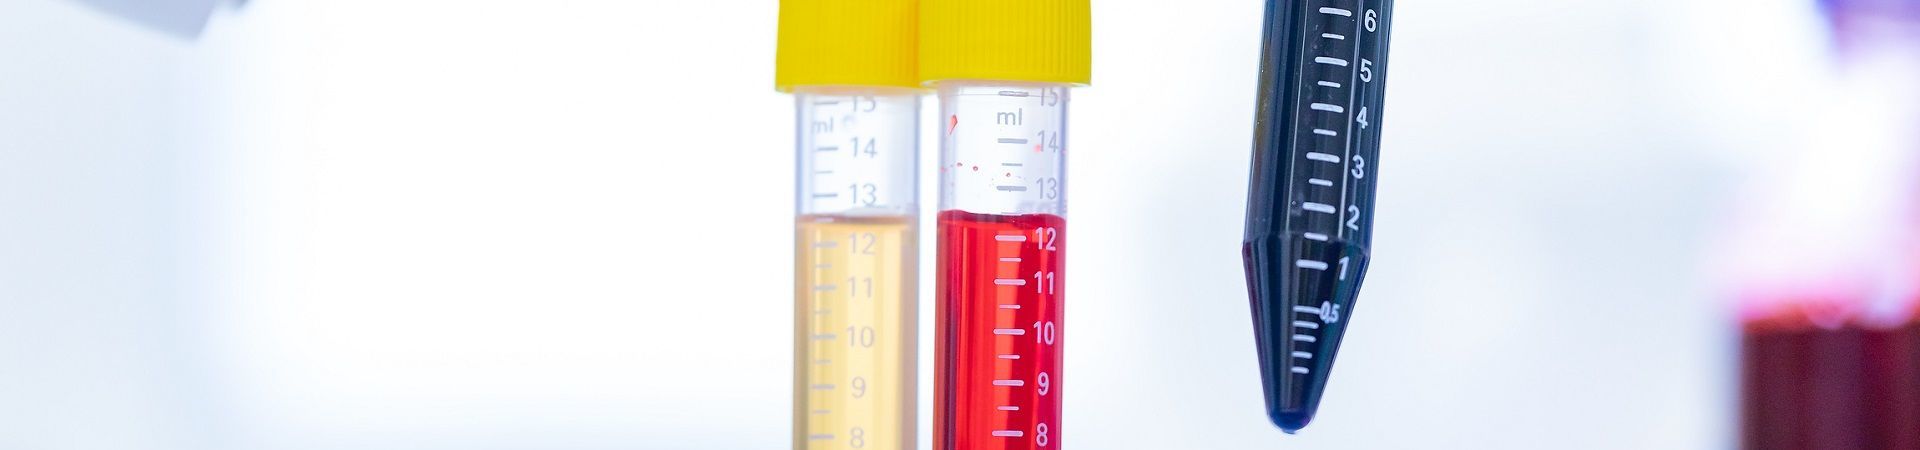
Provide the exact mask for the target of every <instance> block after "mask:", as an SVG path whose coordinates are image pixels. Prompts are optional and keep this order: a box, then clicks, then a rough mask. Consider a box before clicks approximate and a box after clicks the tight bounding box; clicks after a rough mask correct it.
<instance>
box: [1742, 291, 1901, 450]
mask: <svg viewBox="0 0 1920 450" xmlns="http://www.w3.org/2000/svg"><path fill="white" fill-rule="evenodd" d="M1741 347H1742V348H1741V358H1742V366H1743V367H1742V368H1741V378H1742V379H1741V384H1742V386H1741V393H1740V395H1741V409H1742V414H1743V416H1742V418H1741V422H1742V423H1741V428H1742V435H1741V444H1742V448H1746V449H1749V450H1775V449H1861V450H1920V321H1915V322H1909V323H1907V324H1906V325H1902V326H1898V327H1891V328H1887V327H1866V326H1860V325H1852V324H1849V325H1845V326H1842V327H1839V328H1838V329H1830V328H1822V327H1818V326H1814V325H1813V322H1811V321H1809V320H1808V319H1807V318H1806V315H1805V314H1803V313H1800V312H1793V313H1790V314H1784V315H1782V316H1780V317H1772V318H1767V319H1763V320H1755V321H1751V322H1749V323H1747V324H1746V325H1745V330H1744V336H1743V337H1742V339H1741Z"/></svg>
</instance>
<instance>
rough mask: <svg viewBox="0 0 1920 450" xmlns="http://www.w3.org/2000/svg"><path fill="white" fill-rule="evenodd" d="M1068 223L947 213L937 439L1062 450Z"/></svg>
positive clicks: (954, 445)
mask: <svg viewBox="0 0 1920 450" xmlns="http://www.w3.org/2000/svg"><path fill="white" fill-rule="evenodd" d="M1065 231H1066V219H1062V218H1060V217H1059V216H1054V215H1047V214H1027V215H1014V216H1004V215H990V214H974V213H969V212H964V211H942V212H941V213H940V244H939V245H940V250H939V252H940V253H939V256H938V259H939V263H938V264H939V266H938V268H937V269H936V270H937V272H936V275H935V279H936V280H937V283H938V287H937V289H938V293H937V294H936V295H935V298H936V302H937V303H938V304H936V305H935V306H934V307H935V309H936V310H937V311H939V312H938V314H939V317H937V318H936V321H937V322H938V325H937V331H936V333H937V336H936V338H935V345H934V347H935V351H936V359H935V360H934V373H935V374H936V375H935V378H934V403H933V420H934V427H933V442H934V446H935V447H936V448H939V449H942V450H1000V449H1041V448H1060V393H1061V392H1060V386H1061V383H1060V380H1061V379H1062V378H1063V377H1061V374H1060V353H1061V352H1060V349H1061V346H1062V344H1063V343H1064V342H1063V340H1062V339H1061V337H1062V335H1063V333H1062V332H1063V331H1065V328H1064V327H1062V323H1061V319H1062V317H1063V316H1062V315H1061V309H1060V298H1061V296H1062V294H1064V293H1065V292H1066V291H1065V289H1063V288H1064V287H1065V286H1066V284H1065V283H1064V279H1063V278H1062V277H1061V275H1062V273H1061V271H1060V268H1061V267H1062V264H1061V262H1062V259H1061V256H1062V255H1063V251H1064V250H1065V249H1066V245H1065V244H1066V233H1065Z"/></svg>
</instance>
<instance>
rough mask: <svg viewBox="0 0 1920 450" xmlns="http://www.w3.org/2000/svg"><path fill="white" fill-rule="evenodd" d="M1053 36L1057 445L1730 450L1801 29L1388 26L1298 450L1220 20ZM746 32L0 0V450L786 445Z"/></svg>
mask: <svg viewBox="0 0 1920 450" xmlns="http://www.w3.org/2000/svg"><path fill="white" fill-rule="evenodd" d="M94 3H102V2H94ZM104 3H112V2H104ZM183 3H193V4H201V5H204V4H206V3H209V2H203V1H187V2H183ZM1094 3H1095V4H1094V23H1095V28H1094V33H1095V35H1094V42H1095V55H1094V84H1093V86H1092V87H1091V88H1087V89H1082V90H1079V91H1077V92H1075V94H1074V101H1075V103H1074V105H1073V110H1072V116H1071V117H1072V125H1071V129H1072V130H1073V131H1074V134H1073V135H1071V136H1070V143H1069V146H1070V147H1071V148H1072V149H1073V155H1074V159H1073V160H1072V163H1071V165H1070V167H1071V173H1070V174H1069V177H1068V178H1069V179H1070V180H1072V183H1071V186H1070V191H1071V196H1072V202H1073V210H1072V212H1071V214H1070V216H1069V217H1070V223H1071V224H1072V225H1071V230H1072V233H1073V239H1074V242H1075V245H1074V246H1073V254H1072V256H1071V258H1069V260H1070V261H1071V264H1070V267H1069V268H1068V269H1067V270H1068V271H1069V272H1070V273H1071V274H1072V279H1073V283H1074V287H1073V292H1074V294H1073V296H1072V297H1070V298H1069V299H1068V300H1067V301H1068V302H1069V303H1070V304H1071V305H1072V307H1071V308H1069V310H1070V311H1072V312H1071V314H1070V315H1069V317H1068V318H1067V322H1068V323H1070V324H1071V327H1070V329H1071V330H1072V331H1071V334H1069V335H1068V336H1070V339H1071V340H1072V342H1073V345H1072V347H1071V348H1072V349H1073V351H1072V352H1071V353H1070V354H1069V356H1068V358H1067V359H1066V361H1067V362H1066V364H1067V368H1066V370H1065V372H1066V374H1067V375H1066V377H1065V379H1067V380H1071V381H1068V382H1067V383H1066V384H1064V386H1066V387H1065V389H1066V390H1065V392H1066V395H1067V397H1066V399H1067V400H1066V415H1065V419H1064V424H1063V426H1062V430H1063V438H1062V439H1064V442H1066V443H1070V445H1072V446H1073V447H1074V448H1081V449H1133V448H1139V449H1149V448H1299V449H1383V448H1479V449H1539V448H1556V449H1618V448H1662V449H1665V448H1671V449H1700V448H1729V447H1731V446H1732V445H1733V440H1734V436H1733V423H1734V421H1735V415H1734V408H1733V406H1734V402H1735V395H1734V394H1735V387H1734V382H1735V381H1736V380H1735V373H1734V370H1733V369H1734V364H1735V354H1734V351H1733V350H1734V343H1735V339H1734V335H1733V332H1734V330H1735V328H1734V322H1733V315H1732V309H1731V308H1730V307H1729V305H1727V304H1726V303H1725V302H1723V301H1721V299H1722V298H1723V297H1724V295H1723V294H1724V293H1723V292H1722V286H1721V285H1720V284H1718V283H1719V281H1718V280H1716V279H1715V278H1714V276H1713V275H1712V274H1713V272H1714V271H1713V270H1711V266H1712V265H1713V261H1714V259H1715V255H1714V254H1713V249H1714V248H1716V246H1718V245H1719V244H1720V243H1719V242H1718V241H1717V239H1719V238H1718V236H1719V234H1720V233H1719V231H1720V230H1722V229H1724V228H1725V227H1726V225H1727V224H1726V223H1725V222H1726V221H1727V218H1728V217H1729V216H1730V206H1729V205H1730V204H1731V203H1732V200H1733V198H1734V197H1735V192H1736V191H1738V190H1739V189H1741V185H1742V183H1743V182H1744V180H1743V177H1744V176H1745V175H1744V174H1745V173H1747V171H1748V166H1749V165H1751V164H1750V163H1749V161H1751V160H1755V159H1761V158H1762V157H1763V156H1764V155H1766V154H1768V153H1769V152H1770V151H1777V150H1778V149H1780V148H1782V147H1787V146H1791V145H1793V144H1791V142H1793V141H1794V140H1795V139H1799V137H1796V136H1795V135H1794V133H1795V131H1794V130H1795V129H1796V128H1795V127H1794V126H1793V124H1794V123H1795V122H1794V120H1795V118H1796V117H1797V116H1796V115H1795V112H1794V111H1793V109H1794V106H1795V105H1796V104H1797V103H1796V102H1799V101H1800V100H1798V99H1797V97H1795V96H1796V95H1801V94H1802V91H1796V90H1795V89H1796V86H1804V85H1806V84H1809V83H1816V82H1817V80H1818V78H1819V77H1821V76H1823V75H1822V74H1823V72H1822V69H1821V67H1823V66H1822V65H1823V64H1825V62H1826V61H1825V60H1824V59H1822V56H1820V52H1822V48H1823V45H1824V44H1823V42H1822V41H1821V36H1822V35H1821V34H1820V32H1819V29H1818V28H1817V22H1816V21H1815V19H1816V18H1815V16H1814V10H1813V9H1812V5H1811V2H1810V1H1808V2H1802V1H1796V0H1760V1H1733V0H1688V1H1661V0H1622V1H1559V2H1538V1H1525V0H1484V1H1476V2H1436V1H1402V2H1399V4H1398V5H1396V6H1397V7H1396V11H1395V17H1394V19H1395V21H1394V23H1393V37H1394V41H1393V43H1392V59H1391V60H1392V64H1391V67H1390V69H1389V75H1388V79H1389V80H1390V84H1389V87H1390V88H1389V90H1388V93H1389V94H1388V96H1387V101H1388V107H1387V108H1386V109H1387V111H1388V112H1387V115H1386V119H1385V130H1386V138H1385V143H1384V146H1383V149H1382V151H1381V153H1382V155H1381V156H1382V159H1383V161H1381V163H1382V164H1383V167H1382V171H1381V173H1380V176H1381V177H1382V181H1381V184H1380V192H1379V196H1380V198H1381V201H1380V203H1379V205H1378V211H1377V212H1376V213H1377V214H1378V215H1379V216H1378V219H1377V221H1376V227H1378V228H1377V230H1376V233H1377V234H1376V236H1377V238H1376V239H1377V240H1376V242H1375V250H1374V251H1375V255H1374V261H1375V262H1374V265H1373V267H1372V270H1371V272H1370V273H1369V274H1368V276H1367V282H1368V284H1367V285H1366V288H1365V290H1364V294H1363V295H1362V297H1361V307H1360V308H1359V311H1358V312H1357V315H1356V316H1355V318H1356V319H1357V321H1356V322H1354V324H1353V327H1352V329H1351V332H1350V333H1349V335H1348V338H1347V341H1346V343H1345V346H1344V349H1343V351H1342V352H1341V359H1340V362H1339V364H1338V370H1337V371H1336V372H1335V374H1334V380H1333V382H1332V384H1331V387H1330V391H1329V392H1328V393H1327V397H1326V401H1325V403H1324V404H1323V408H1322V410H1321V414H1320V416H1319V417H1318V418H1317V420H1316V421H1315V422H1314V424H1313V425H1312V426H1311V427H1309V428H1307V429H1306V430H1305V431H1304V432H1303V433H1302V434H1300V435H1298V436H1285V435H1283V434H1281V433H1280V432H1279V431H1278V430H1277V429H1275V428H1274V427H1272V426H1271V425H1269V424H1268V423H1267V422H1266V419H1265V416H1264V414H1263V410H1262V405H1261V399H1260V386H1259V379H1258V377H1257V374H1256V368H1255V364H1254V363H1255V355H1254V353H1253V346H1252V342H1253V341H1252V329H1251V326H1250V322H1249V311H1248V308H1247V301H1246V294H1245V287H1244V278H1243V276H1242V272H1241V266H1240V260H1239V245H1240V237H1241V224H1242V212H1243V210H1242V208H1243V207H1244V204H1245V197H1246V195H1245V189H1246V177H1247V162H1248V160H1249V156H1248V155H1249V148H1250V139H1251V137H1252V123H1251V118H1252V115H1253V107H1254V105H1253V100H1254V98H1253V94H1254V82H1255V69H1256V65H1257V63H1258V50H1259V48H1258V45H1259V39H1258V38H1259V34H1260V32H1261V11H1262V8H1263V4H1262V2H1257V1H1208V2H1159V1H1145V0H1142V1H1121V0H1107V1H1096V2H1094ZM775 12H776V7H775V3H774V2H772V1H753V2H632V1H617V0H601V1H591V0H582V1H564V2H530V1H525V2H512V1H451V0H444V1H410V2H391V1H375V0H327V1H312V0H305V1H302V0H253V1H251V2H249V3H247V4H245V5H240V6H232V5H228V6H221V7H217V8H215V9H213V12H212V18H211V21H209V22H208V24H207V25H206V28H205V29H204V30H201V31H199V32H197V33H194V32H187V33H184V34H181V33H178V32H175V31H162V30H158V29H154V28H151V27H149V26H144V25H140V24H138V23H137V22H135V21H130V20H127V19H126V18H125V17H124V16H121V15H114V14H104V13H102V12H101V9H99V8H97V7H95V6H89V5H88V4H82V3H79V2H74V1H68V0H0V448H7V449H16V448H17V449H269V448H271V449H348V448H352V449H442V448H444V449H456V448H457V449H598V448H641V449H682V448H706V449H768V448H784V447H787V446H788V445H789V442H788V439H789V435H788V428H789V426H790V423H791V422H790V419H789V416H788V415H789V409H788V408H789V404H790V401H791V395H790V394H789V392H788V389H790V379H789V377H790V370H791V369H790V359H789V358H790V352H791V350H792V346H791V345H790V344H789V339H791V335H790V332H791V330H790V329H791V326H792V325H791V324H792V321H791V318H790V317H789V316H790V314H791V313H792V308H791V306H790V305H791V303H790V302H791V301H792V298H791V297H792V291H791V290H790V287H791V285H790V280H791V278H790V277H791V271H790V270H791V267H790V266H791V264H792V261H793V260H792V258H791V253H790V252H791V251H792V247H791V243H790V241H791V239H792V231H791V228H790V227H791V226H792V225H791V219H790V216H791V214H792V212H793V211H792V196H793V194H792V192H791V190H792V178H791V177H792V171H793V166H792V164H793V158H792V156H791V155H792V154H791V151H792V150H791V145H792V137H793V131H792V126H793V125H792V123H791V121H792V107H791V100H790V99H789V98H787V97H785V96H783V95H780V94H777V93H775V92H774V91H773V89H772V63H773V48H774V47H773V45H774V31H775V26H774V25H775ZM196 34H197V35H196ZM183 36H184V37H183ZM933 103H934V102H933V101H932V100H931V99H930V100H929V101H927V102H926V106H927V107H928V108H932V107H933ZM929 116H930V115H929ZM927 137H928V138H929V140H928V141H927V142H925V143H923V144H922V148H923V150H922V151H924V152H928V153H926V154H928V155H930V154H931V152H932V151H933V149H934V148H935V146H934V142H933V141H932V140H931V137H932V135H931V134H928V135H927ZM928 172H929V173H928V174H927V175H926V178H925V179H926V180H931V179H932V178H931V176H932V174H931V171H928ZM931 185H932V184H931V183H927V184H925V186H929V188H928V189H923V195H924V196H925V200H924V201H923V203H924V204H927V205H931V204H933V201H932V199H933V191H932V189H931V188H930V186H931ZM927 214H928V215H929V217H930V214H931V211H927ZM924 238H925V241H926V243H925V244H923V246H922V247H921V248H933V246H932V241H931V236H930V235H929V236H925V237H924ZM927 256H931V255H930V252H929V255H927ZM922 267H923V268H924V269H925V270H926V271H927V272H929V273H928V274H927V275H929V276H930V272H931V270H932V268H933V265H932V264H923V265H922ZM922 286H924V287H925V290H926V292H924V293H923V295H922V298H921V300H922V301H923V302H929V303H928V304H930V302H931V301H932V300H931V299H932V296H931V294H932V292H931V289H932V286H933V283H922ZM923 311H926V312H931V308H923ZM921 319H922V321H923V323H924V324H925V325H924V326H923V327H922V329H923V330H932V329H933V327H932V326H931V320H932V317H931V315H930V314H927V315H924V316H923V317H922V318H921ZM931 350H932V346H931V341H930V336H928V337H923V346H922V357H921V362H922V366H923V370H930V369H931V359H930V358H931V356H932V351H931ZM930 385H931V383H922V386H923V389H924V388H929V387H931V386H930ZM922 399H923V400H922V402H921V408H922V409H923V412H922V414H921V418H922V420H923V421H924V420H927V419H929V418H931V416H932V415H931V413H930V412H926V411H925V410H926V409H927V408H928V405H929V403H930V402H928V401H926V400H925V399H926V394H925V393H923V394H922ZM920 429H921V431H922V433H923V434H924V433H926V431H927V429H928V428H927V427H925V426H923V427H921V428H920ZM925 439H926V437H925V436H923V437H922V442H923V444H922V445H923V447H922V448H927V447H925V444H924V442H925Z"/></svg>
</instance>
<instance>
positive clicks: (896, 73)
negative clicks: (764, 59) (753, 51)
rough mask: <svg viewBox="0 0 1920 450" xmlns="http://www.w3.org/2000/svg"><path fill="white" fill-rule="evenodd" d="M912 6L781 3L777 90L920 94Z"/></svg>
mask: <svg viewBox="0 0 1920 450" xmlns="http://www.w3.org/2000/svg"><path fill="white" fill-rule="evenodd" d="M917 3H918V2H916V1H914V0H782V1H781V2H780V43H779V50H777V51H776V52H775V53H774V63H773V86H774V88H775V89H779V90H780V91H781V92H791V91H792V90H793V87H794V86H898V87H909V88H919V87H920V78H919V76H917V75H916V74H915V72H916V70H915V65H916V64H917V62H916V59H915V57H914V54H915V52H917V51H918V46H917V45H915V41H916V40H917V39H918V31H917V30H916V27H915V26H914V23H915V22H916V21H918V20H919V14H918V12H917V10H916V4H917Z"/></svg>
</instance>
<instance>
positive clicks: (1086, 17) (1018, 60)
mask: <svg viewBox="0 0 1920 450" xmlns="http://www.w3.org/2000/svg"><path fill="white" fill-rule="evenodd" d="M1092 22H1093V19H1092V17H1091V14H1089V13H1088V4H1087V0H922V1H921V2H920V80H921V81H924V82H927V83H933V82H936V81H942V80H961V79H966V80H1005V81H1032V82H1050V83H1071V84H1080V85H1084V84H1087V83H1088V82H1090V81H1092V77H1093V49H1092V48H1093V44H1092V42H1093V26H1092Z"/></svg>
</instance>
